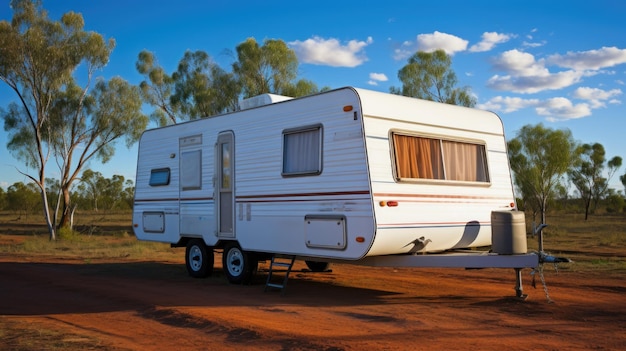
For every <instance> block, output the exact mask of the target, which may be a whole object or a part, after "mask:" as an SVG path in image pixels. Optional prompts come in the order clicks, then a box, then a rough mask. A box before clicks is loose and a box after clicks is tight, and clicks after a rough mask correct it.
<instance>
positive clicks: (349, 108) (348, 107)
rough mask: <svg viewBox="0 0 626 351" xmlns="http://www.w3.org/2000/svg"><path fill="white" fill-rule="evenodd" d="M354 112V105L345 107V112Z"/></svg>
mask: <svg viewBox="0 0 626 351" xmlns="http://www.w3.org/2000/svg"><path fill="white" fill-rule="evenodd" d="M350 111H352V105H346V106H344V107H343V112H350Z"/></svg>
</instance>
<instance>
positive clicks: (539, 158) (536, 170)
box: [508, 124, 577, 223]
mask: <svg viewBox="0 0 626 351" xmlns="http://www.w3.org/2000/svg"><path fill="white" fill-rule="evenodd" d="M576 150H577V144H576V142H575V141H574V139H573V137H572V134H571V132H570V131H569V130H553V129H550V128H545V127H544V126H543V125H541V124H538V125H535V126H531V125H526V126H524V127H522V129H521V130H520V131H518V133H517V136H516V137H515V138H514V139H511V140H510V141H509V142H508V154H509V161H510V164H511V170H512V171H513V174H514V181H515V185H516V186H517V188H518V191H519V192H520V195H521V196H522V198H523V199H524V203H525V205H526V208H530V209H531V210H532V211H533V214H535V213H540V214H541V223H545V215H546V209H547V207H548V204H549V201H550V200H552V199H554V197H555V195H556V194H557V192H558V191H559V189H560V188H561V187H562V185H561V181H562V176H563V174H565V173H566V172H567V171H568V170H569V169H570V167H571V166H572V164H573V162H574V161H575V159H576ZM533 218H534V215H533Z"/></svg>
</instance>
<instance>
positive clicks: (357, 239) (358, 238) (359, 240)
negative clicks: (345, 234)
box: [356, 236, 365, 243]
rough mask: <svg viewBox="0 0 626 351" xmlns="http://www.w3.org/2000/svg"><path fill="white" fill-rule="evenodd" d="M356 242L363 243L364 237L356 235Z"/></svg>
mask: <svg viewBox="0 0 626 351" xmlns="http://www.w3.org/2000/svg"><path fill="white" fill-rule="evenodd" d="M356 242H357V243H364V242H365V238H364V237H362V236H357V237H356Z"/></svg>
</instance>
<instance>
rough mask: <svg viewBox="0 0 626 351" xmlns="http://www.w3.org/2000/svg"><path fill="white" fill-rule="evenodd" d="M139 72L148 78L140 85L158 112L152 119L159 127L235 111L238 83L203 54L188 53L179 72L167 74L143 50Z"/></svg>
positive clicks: (139, 62) (139, 58)
mask: <svg viewBox="0 0 626 351" xmlns="http://www.w3.org/2000/svg"><path fill="white" fill-rule="evenodd" d="M136 68H137V71H138V72H139V73H141V74H142V75H144V77H145V80H143V81H142V82H141V83H140V85H139V87H140V88H141V93H142V98H143V100H144V101H145V102H146V103H147V104H149V105H152V106H153V107H154V108H155V110H154V111H153V112H152V114H151V116H150V117H151V118H152V119H153V120H154V121H155V122H156V123H157V124H158V125H159V126H165V125H168V124H176V123H178V122H182V121H186V120H192V119H197V118H204V117H210V116H214V115H217V114H220V113H223V112H228V111H234V110H235V109H236V106H237V100H238V96H239V92H240V89H241V88H240V86H239V84H238V82H237V81H236V80H235V78H234V75H233V74H232V73H228V72H226V71H224V70H223V69H222V68H221V67H219V65H217V64H216V63H215V62H214V61H213V60H212V59H211V57H210V56H209V54H207V53H206V52H204V51H193V52H192V51H186V52H185V54H184V55H183V57H182V58H181V60H180V61H179V63H178V67H177V70H176V71H175V72H173V73H172V74H168V73H167V72H166V71H165V69H164V68H163V67H162V66H161V65H160V64H159V63H158V62H157V59H156V57H155V56H154V54H153V53H151V52H149V51H146V50H144V51H142V52H140V53H139V56H138V58H137V62H136Z"/></svg>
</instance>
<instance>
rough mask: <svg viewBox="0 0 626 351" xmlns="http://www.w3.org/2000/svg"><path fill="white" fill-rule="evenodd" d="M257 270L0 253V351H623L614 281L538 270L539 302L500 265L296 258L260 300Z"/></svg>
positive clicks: (625, 312) (625, 302)
mask: <svg viewBox="0 0 626 351" xmlns="http://www.w3.org/2000/svg"><path fill="white" fill-rule="evenodd" d="M182 256H183V252H181V257H182ZM216 262H220V260H219V257H216ZM266 267H267V266H266V265H263V264H261V265H260V272H259V274H258V276H257V279H256V282H255V283H254V284H252V285H245V286H237V285H229V284H228V283H227V282H226V279H225V278H224V277H223V275H222V272H221V267H219V264H217V263H216V267H215V272H214V275H213V276H212V277H210V278H207V279H192V278H189V277H188V276H187V275H186V272H185V268H184V265H183V264H182V262H136V261H129V260H125V259H119V260H117V261H115V262H111V261H102V262H99V261H89V262H85V261H84V260H76V259H58V258H51V259H41V258H33V257H30V258H29V257H14V256H7V255H4V256H0V322H1V323H2V325H4V326H5V327H6V328H5V330H4V331H0V349H3V350H22V349H50V350H57V349H59V350H60V349H63V350H444V349H445V350H591V349H593V350H620V349H622V350H623V349H626V297H624V294H625V293H626V281H624V279H621V278H620V277H607V276H595V275H581V274H579V273H573V272H568V271H565V272H561V273H560V274H559V275H555V273H554V271H553V270H552V269H551V268H549V267H547V268H546V279H547V282H548V288H549V296H550V298H551V299H552V300H553V301H554V302H553V303H548V301H547V298H546V295H545V294H544V291H543V289H542V287H541V284H540V282H539V280H538V279H537V283H538V284H537V289H533V288H532V287H531V284H530V281H531V277H530V274H529V272H530V271H529V270H525V271H524V288H525V292H526V293H528V294H529V297H528V299H526V300H525V301H520V300H518V299H516V298H515V297H514V296H515V292H514V289H513V287H514V274H513V271H512V270H502V269H486V270H469V271H466V270H462V269H392V268H370V267H359V266H353V265H333V266H332V272H324V273H312V272H306V271H303V269H304V267H305V266H304V264H303V263H302V262H298V263H297V265H296V267H295V268H294V270H295V271H294V272H293V273H292V276H291V279H290V280H289V283H288V287H287V291H286V294H285V295H284V296H282V295H281V294H280V292H278V291H268V292H264V291H263V290H264V289H263V288H264V279H265V278H266V276H267V272H264V271H263V268H266ZM25 338H27V339H28V340H30V341H25ZM18 345H22V346H18ZM24 345H26V346H24ZM28 345H32V348H30V347H28Z"/></svg>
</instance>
